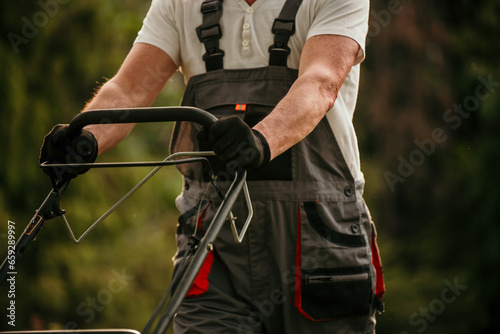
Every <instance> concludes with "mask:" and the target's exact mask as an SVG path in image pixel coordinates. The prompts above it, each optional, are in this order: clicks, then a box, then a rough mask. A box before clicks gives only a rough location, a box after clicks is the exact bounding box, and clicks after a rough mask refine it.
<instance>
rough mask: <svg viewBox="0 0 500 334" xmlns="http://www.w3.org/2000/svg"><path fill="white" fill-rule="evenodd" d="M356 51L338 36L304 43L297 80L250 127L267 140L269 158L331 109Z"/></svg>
mask: <svg viewBox="0 0 500 334" xmlns="http://www.w3.org/2000/svg"><path fill="white" fill-rule="evenodd" d="M358 50H359V45H358V44H357V43H356V42H355V41H354V40H352V39H351V38H348V37H344V36H339V35H319V36H314V37H311V38H310V39H309V40H308V41H307V42H306V44H305V45H304V49H303V51H302V55H301V58H300V65H299V77H298V79H297V80H296V81H295V83H294V84H293V85H292V87H291V88H290V91H289V92H288V94H287V95H286V96H285V97H284V98H283V99H282V100H281V101H280V103H279V104H278V105H277V106H276V108H275V109H274V110H273V111H272V112H271V113H270V114H269V115H268V116H267V117H266V118H265V119H263V120H262V121H261V122H260V123H259V124H257V125H256V126H255V127H254V129H255V130H257V131H259V132H260V133H262V134H263V135H264V137H265V138H266V139H267V142H268V143H269V148H270V150H271V159H273V158H275V157H276V156H278V155H280V154H281V153H283V152H285V151H286V150H287V149H289V148H290V147H292V146H293V145H295V144H296V143H298V142H299V141H300V140H302V139H303V138H305V137H306V136H307V135H308V134H309V133H310V132H311V131H312V130H314V128H315V127H316V125H318V123H319V122H320V121H321V119H322V118H323V117H324V116H325V114H326V113H327V112H328V110H330V109H331V108H332V107H333V105H334V103H335V100H336V98H337V94H338V92H339V89H340V87H341V86H342V84H343V82H344V80H345V78H346V77H347V74H348V73H349V71H350V70H351V67H352V66H353V65H354V62H355V60H356V55H357V53H358Z"/></svg>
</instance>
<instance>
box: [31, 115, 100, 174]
mask: <svg viewBox="0 0 500 334" xmlns="http://www.w3.org/2000/svg"><path fill="white" fill-rule="evenodd" d="M97 153H98V146H97V140H96V139H95V137H94V135H93V134H92V132H90V131H87V130H82V131H81V133H80V134H79V135H78V136H76V137H75V138H70V137H69V134H68V125H67V124H59V125H56V126H54V128H52V130H51V131H50V132H49V133H48V134H47V135H46V136H45V138H44V139H43V145H42V148H41V150H40V163H43V162H47V163H62V164H70V163H90V162H94V161H95V159H96V158H97ZM89 169H90V168H89V167H71V168H70V167H67V168H56V167H54V168H44V172H45V173H47V174H48V175H49V176H50V177H52V178H53V179H60V178H62V177H64V178H75V177H77V176H78V175H79V174H83V173H85V172H86V171H88V170H89Z"/></svg>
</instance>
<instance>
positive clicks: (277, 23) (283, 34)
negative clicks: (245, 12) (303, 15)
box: [269, 0, 302, 66]
mask: <svg viewBox="0 0 500 334" xmlns="http://www.w3.org/2000/svg"><path fill="white" fill-rule="evenodd" d="M301 3H302V0H287V1H286V2H285V4H284V5H283V8H282V9H281V12H280V15H279V16H278V18H277V19H275V20H274V23H273V28H272V32H273V34H274V44H273V45H271V46H270V47H269V65H270V66H286V63H287V57H288V55H289V54H290V48H289V47H288V40H289V39H290V36H292V35H293V34H294V33H295V17H296V16H297V11H298V10H299V7H300V5H301Z"/></svg>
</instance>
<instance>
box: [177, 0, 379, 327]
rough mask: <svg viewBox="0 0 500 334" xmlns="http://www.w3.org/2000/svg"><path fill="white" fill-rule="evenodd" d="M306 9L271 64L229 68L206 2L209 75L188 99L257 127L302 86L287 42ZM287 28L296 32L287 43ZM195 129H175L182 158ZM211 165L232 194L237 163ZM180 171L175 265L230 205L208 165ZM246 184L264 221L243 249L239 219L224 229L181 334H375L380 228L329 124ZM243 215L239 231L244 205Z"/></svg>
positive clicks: (290, 18)
mask: <svg viewBox="0 0 500 334" xmlns="http://www.w3.org/2000/svg"><path fill="white" fill-rule="evenodd" d="M299 5H300V1H297V0H288V1H287V3H286V4H285V6H284V7H283V10H282V12H281V14H280V17H279V18H278V19H277V20H276V21H275V24H274V26H273V33H275V44H274V45H273V46H271V48H270V53H271V55H270V66H267V67H263V68H256V69H244V70H225V69H223V68H222V57H223V51H222V50H220V49H219V48H218V38H217V36H218V37H220V27H218V19H219V18H220V15H221V7H220V6H221V3H220V2H219V1H218V0H208V1H205V2H204V3H203V5H202V13H203V24H202V26H200V27H199V28H198V36H199V37H200V41H202V42H203V43H204V44H205V48H206V51H207V53H206V54H205V56H204V60H205V64H206V66H207V73H205V74H201V75H197V76H194V77H192V78H191V79H190V81H189V82H188V86H187V88H186V92H185V94H184V97H183V101H182V104H183V105H188V106H196V107H199V108H202V109H205V110H207V111H209V112H211V113H213V114H214V115H216V116H217V117H219V118H220V117H224V116H229V115H238V116H240V117H242V118H243V119H244V120H245V122H247V124H249V125H250V126H253V125H255V124H257V123H258V122H259V121H260V120H262V119H263V118H264V117H265V116H266V115H267V114H269V113H270V112H271V111H272V110H273V108H274V106H276V104H277V103H278V102H279V101H280V100H281V99H282V98H283V97H284V96H285V95H286V93H287V92H288V90H289V88H290V86H291V85H292V84H293V82H294V81H295V80H296V79H297V75H298V72H297V71H296V70H293V69H290V68H288V67H286V56H287V54H288V53H287V49H288V46H287V45H286V42H287V40H288V37H289V36H290V35H291V33H293V27H291V26H290V25H289V24H288V23H290V22H292V23H293V22H294V18H295V13H296V9H297V8H298V6H299ZM217 6H219V7H217ZM287 6H288V7H287ZM204 9H205V10H204ZM276 22H277V23H276ZM283 22H284V24H282V23H283ZM214 26H215V27H216V28H215V29H214ZM280 29H281V30H282V31H283V30H284V31H287V33H288V37H287V38H286V40H285V41H284V43H283V36H284V35H283V34H282V33H280V32H282V31H280ZM291 29H292V30H291ZM270 30H271V29H270ZM270 33H271V31H270ZM197 131H199V127H197V126H196V125H193V124H191V123H188V122H180V123H177V124H176V126H175V129H174V134H173V138H172V142H171V145H172V147H171V149H172V152H179V151H193V150H194V151H196V150H198V149H199V147H198V142H197V141H196V133H197ZM212 166H213V168H214V169H215V174H216V175H217V179H218V180H219V183H220V185H221V187H225V184H226V183H227V182H225V181H228V180H230V179H231V176H232V175H233V173H234V170H233V168H231V167H232V166H231V165H230V164H228V165H227V166H224V165H222V164H221V163H220V162H218V161H217V160H212ZM179 168H180V171H181V172H182V174H183V175H184V184H185V186H184V189H183V192H182V194H181V195H180V196H179V197H178V198H177V200H176V205H177V207H178V208H179V210H180V212H181V216H180V217H179V226H178V234H177V245H178V252H177V254H176V257H175V264H178V263H179V262H180V261H181V259H182V258H183V256H185V253H186V248H187V240H188V238H189V236H190V235H193V234H195V235H199V236H200V235H202V234H203V231H204V230H205V229H206V228H207V224H209V223H210V221H211V220H212V218H213V216H214V214H215V212H216V209H217V207H218V205H219V203H220V197H219V196H218V194H217V191H215V189H214V187H213V186H211V184H210V183H209V182H207V176H206V170H205V169H204V167H203V166H201V165H198V164H196V165H194V164H189V165H188V164H185V165H181V166H180V167H179ZM247 180H248V187H249V190H250V196H251V199H252V205H253V208H254V218H253V220H252V223H251V225H250V227H249V230H248V231H247V234H246V236H245V239H244V240H243V243H241V244H236V243H235V242H234V239H233V235H232V233H231V229H230V226H229V224H226V225H225V226H224V227H223V229H222V230H221V233H220V234H219V237H218V239H217V241H216V242H215V244H214V250H213V251H212V252H211V253H210V254H209V256H208V257H207V259H206V261H205V263H204V265H203V267H202V269H201V270H200V273H199V274H198V277H197V278H196V280H195V282H194V283H193V286H192V287H191V290H190V292H189V293H188V296H187V298H186V299H185V300H184V302H183V304H182V306H181V308H180V309H179V312H178V313H177V315H176V318H175V320H174V332H175V333H176V334H179V333H204V334H205V333H210V334H212V333H221V334H223V333H267V334H279V333H283V334H285V333H286V334H294V333H297V334H299V333H300V334H302V333H315V334H323V333H324V334H326V333H328V334H331V333H373V332H374V327H375V316H374V314H375V311H376V309H380V305H381V302H380V299H379V298H380V297H381V296H382V294H383V290H384V287H383V280H382V273H381V266H380V260H379V257H378V250H377V246H376V242H375V230H374V226H373V223H372V221H371V218H370V215H369V212H368V210H367V208H366V206H365V204H364V201H363V198H362V192H363V183H359V182H355V181H354V179H353V177H352V175H351V173H350V171H349V168H348V167H347V164H346V162H345V160H344V158H343V156H342V153H341V151H340V148H339V146H338V144H337V141H336V139H335V135H334V134H333V132H332V130H331V128H330V126H329V124H328V122H327V120H326V118H325V119H323V120H322V121H321V122H320V123H319V124H318V125H317V127H316V128H315V129H314V131H313V132H312V133H311V134H309V135H308V136H307V137H306V138H304V139H303V140H302V141H301V142H299V143H298V144H296V145H295V146H293V147H292V148H290V149H289V150H288V151H287V152H285V153H283V154H282V155H280V156H279V157H277V158H276V159H274V160H273V161H271V162H270V163H269V165H267V166H266V167H265V168H264V169H262V170H259V171H255V172H249V174H248V178H247ZM233 213H234V215H235V216H236V217H239V219H237V225H238V224H239V225H238V227H239V228H241V225H242V224H243V222H244V220H245V217H246V214H247V210H246V205H245V203H244V200H243V198H241V199H239V200H238V201H237V203H236V205H235V207H234V208H233Z"/></svg>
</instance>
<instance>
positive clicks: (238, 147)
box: [198, 116, 271, 170]
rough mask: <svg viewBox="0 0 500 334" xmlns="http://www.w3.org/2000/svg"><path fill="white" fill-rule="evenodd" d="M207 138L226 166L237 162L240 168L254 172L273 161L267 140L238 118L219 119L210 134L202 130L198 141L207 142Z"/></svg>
mask: <svg viewBox="0 0 500 334" xmlns="http://www.w3.org/2000/svg"><path fill="white" fill-rule="evenodd" d="M205 136H206V139H208V142H209V143H210V144H211V145H212V147H213V150H214V152H215V154H216V155H217V156H218V157H219V159H220V160H222V162H224V163H225V164H227V163H229V162H232V161H235V162H236V163H237V164H238V165H239V166H240V167H242V168H244V169H249V170H252V169H259V168H262V167H264V166H265V165H267V163H268V162H269V160H270V159H271V152H270V149H269V144H268V143H267V140H266V138H264V136H263V135H262V134H261V133H260V132H258V131H257V130H253V129H251V128H250V127H249V126H248V125H247V124H246V123H245V122H243V120H242V119H241V118H239V117H237V116H231V117H227V118H222V119H219V120H218V121H216V122H215V123H214V124H213V125H212V126H211V127H210V129H209V130H208V134H207V132H206V131H203V130H202V132H201V133H200V134H199V136H198V140H199V141H200V142H203V141H205V140H204V137H205Z"/></svg>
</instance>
